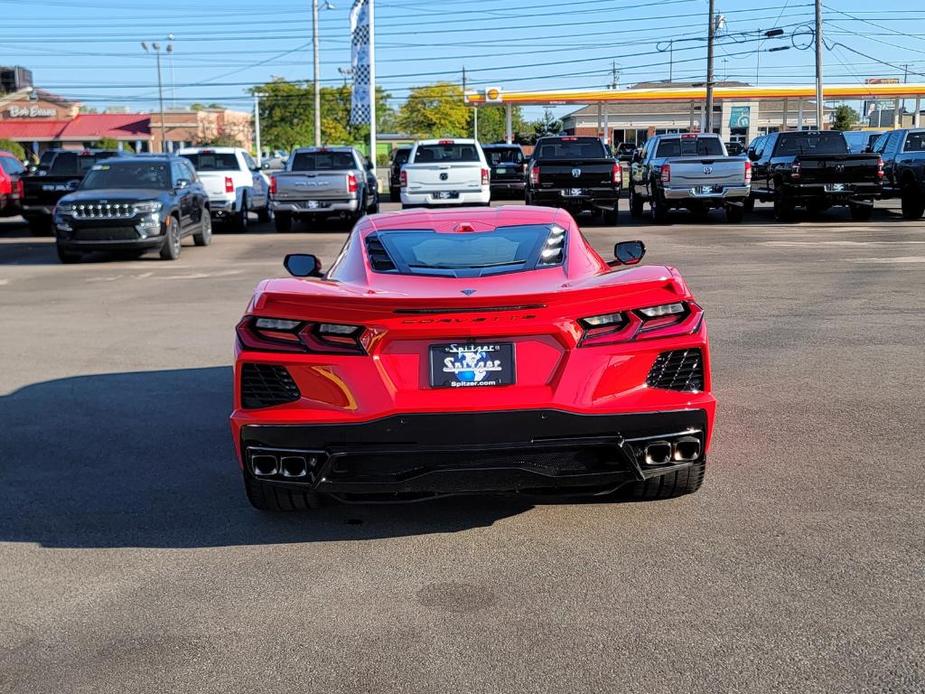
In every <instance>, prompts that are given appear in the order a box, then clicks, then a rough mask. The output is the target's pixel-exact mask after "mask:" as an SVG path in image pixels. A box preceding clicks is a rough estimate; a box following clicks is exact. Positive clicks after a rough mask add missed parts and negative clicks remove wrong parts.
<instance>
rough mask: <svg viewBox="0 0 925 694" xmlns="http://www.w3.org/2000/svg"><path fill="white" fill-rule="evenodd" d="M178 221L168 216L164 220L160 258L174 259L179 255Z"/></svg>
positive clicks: (180, 246)
mask: <svg viewBox="0 0 925 694" xmlns="http://www.w3.org/2000/svg"><path fill="white" fill-rule="evenodd" d="M180 241H181V239H180V223H179V222H177V218H176V217H174V216H170V217H168V218H167V221H165V222H164V243H163V245H162V246H161V260H176V259H177V258H179V257H180V249H181V248H182V244H181V243H180Z"/></svg>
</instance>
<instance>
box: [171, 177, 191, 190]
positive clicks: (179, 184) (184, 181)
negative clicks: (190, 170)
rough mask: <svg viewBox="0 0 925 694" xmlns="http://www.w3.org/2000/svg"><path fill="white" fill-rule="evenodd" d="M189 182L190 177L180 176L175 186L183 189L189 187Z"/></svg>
mask: <svg viewBox="0 0 925 694" xmlns="http://www.w3.org/2000/svg"><path fill="white" fill-rule="evenodd" d="M189 184H190V180H189V179H188V178H178V179H177V183H176V185H175V186H174V187H175V188H176V189H177V190H183V189H184V188H186V187H188V186H189Z"/></svg>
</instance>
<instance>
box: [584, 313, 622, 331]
mask: <svg viewBox="0 0 925 694" xmlns="http://www.w3.org/2000/svg"><path fill="white" fill-rule="evenodd" d="M624 320H625V318H624V317H623V314H622V313H605V314H603V315H601V316H591V317H590V318H582V319H581V320H580V321H579V322H580V323H581V324H582V325H585V326H587V327H589V328H603V327H605V326H608V325H621V324H622V323H623V322H624Z"/></svg>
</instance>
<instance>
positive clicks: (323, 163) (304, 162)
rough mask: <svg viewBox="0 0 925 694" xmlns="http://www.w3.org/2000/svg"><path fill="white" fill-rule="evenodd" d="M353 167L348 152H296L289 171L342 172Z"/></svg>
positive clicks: (351, 156) (350, 155)
mask: <svg viewBox="0 0 925 694" xmlns="http://www.w3.org/2000/svg"><path fill="white" fill-rule="evenodd" d="M355 166H356V164H355V163H354V161H353V155H352V154H351V153H350V152H298V153H296V155H295V157H294V158H293V160H292V168H291V169H290V171H343V170H344V169H353V168H355Z"/></svg>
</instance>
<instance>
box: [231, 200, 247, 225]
mask: <svg viewBox="0 0 925 694" xmlns="http://www.w3.org/2000/svg"><path fill="white" fill-rule="evenodd" d="M247 215H248V209H247V196H246V195H245V196H243V197H242V198H241V209H240V210H238V213H237V214H236V215H235V216H234V217H233V218H232V220H231V225H232V226H233V227H234V230H235V231H242V232H243V231H247V225H248V224H249V223H250V219H249V218H248V216H247Z"/></svg>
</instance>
